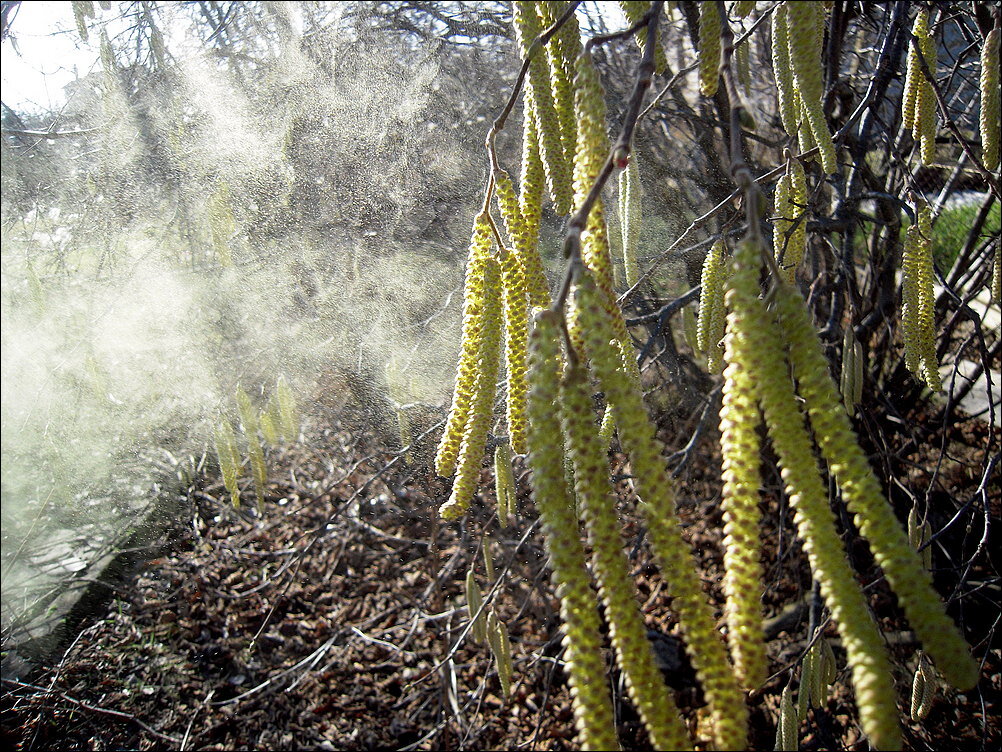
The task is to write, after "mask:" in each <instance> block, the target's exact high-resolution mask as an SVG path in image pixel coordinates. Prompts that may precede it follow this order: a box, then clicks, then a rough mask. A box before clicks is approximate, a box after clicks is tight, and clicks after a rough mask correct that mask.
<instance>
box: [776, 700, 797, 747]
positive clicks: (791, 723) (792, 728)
mask: <svg viewBox="0 0 1002 752" xmlns="http://www.w3.org/2000/svg"><path fill="white" fill-rule="evenodd" d="M799 732H800V721H799V719H798V718H797V710H796V708H795V707H794V706H793V685H792V684H787V685H786V686H785V687H783V694H782V695H780V697H779V720H778V722H777V723H776V746H775V749H776V750H780V751H781V752H797V748H798V744H797V737H798V735H799Z"/></svg>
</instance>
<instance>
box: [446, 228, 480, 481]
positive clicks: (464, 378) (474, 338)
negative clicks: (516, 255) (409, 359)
mask: <svg viewBox="0 0 1002 752" xmlns="http://www.w3.org/2000/svg"><path fill="white" fill-rule="evenodd" d="M490 250H491V226H490V224H489V223H488V221H487V217H486V216H478V217H477V218H476V220H475V221H474V223H473V237H472V239H471V241H470V250H469V254H468V256H467V261H466V285H465V291H464V293H463V296H464V301H463V333H462V339H461V343H460V346H459V363H458V364H457V366H456V385H455V387H454V389H453V392H452V408H451V409H450V410H449V417H448V418H447V419H446V423H445V430H444V431H443V432H442V438H441V440H440V441H439V444H438V451H437V452H436V454H435V471H436V472H437V473H438V474H439V475H442V476H447V475H451V474H452V472H453V471H454V470H455V469H456V458H457V457H458V456H459V445H460V443H461V442H462V440H463V432H464V431H465V430H466V424H467V420H468V418H469V415H470V404H471V403H472V400H473V393H474V389H475V387H476V382H477V372H478V370H479V366H478V363H477V361H478V360H479V357H480V348H481V345H482V343H483V340H484V336H485V329H484V311H485V308H486V306H487V304H488V300H487V298H486V295H485V288H484V274H485V270H486V268H487V266H488V258H489V255H490Z"/></svg>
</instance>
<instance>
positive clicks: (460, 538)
mask: <svg viewBox="0 0 1002 752" xmlns="http://www.w3.org/2000/svg"><path fill="white" fill-rule="evenodd" d="M688 428H689V433H690V434H691V429H692V422H690V424H689V427H688ZM869 428H870V429H871V430H869V431H868V435H870V436H871V438H872V437H873V436H875V435H877V434H879V435H880V436H882V437H883V438H884V439H888V436H889V434H888V433H887V432H886V430H885V429H886V427H885V428H881V429H880V430H879V431H875V430H874V427H873V426H870V427H869ZM682 433H684V432H680V435H681V434H682ZM707 434H708V438H705V439H704V440H702V441H701V442H700V443H699V446H698V448H697V451H696V452H693V453H692V454H691V455H689V457H688V463H687V464H686V466H685V472H684V473H683V475H682V483H681V489H682V491H681V494H682V496H681V500H680V502H681V512H682V516H683V521H684V529H685V535H686V537H687V538H688V539H689V541H690V542H691V543H692V545H693V547H694V551H695V552H696V557H697V559H698V561H699V565H700V567H701V572H702V575H703V580H704V583H705V584H706V587H707V589H708V590H709V592H710V593H711V594H712V597H713V598H715V599H716V600H717V604H718V605H719V599H720V596H719V591H718V582H719V578H720V572H721V558H720V544H721V538H722V522H721V513H720V509H719V505H718V496H719V458H717V457H716V455H715V450H714V445H713V438H714V437H713V436H712V430H708V431H707ZM435 435H437V434H435ZM308 438H309V441H306V442H304V443H303V444H300V445H296V446H293V447H289V448H287V449H285V450H282V451H278V452H276V453H274V454H273V455H272V456H271V458H270V461H271V468H272V478H273V482H272V484H271V487H270V498H269V500H268V504H267V505H266V506H265V509H264V511H263V514H262V515H261V516H260V517H259V516H258V515H257V514H256V513H255V512H254V511H253V510H248V509H246V508H243V509H240V510H234V509H233V508H231V506H230V505H229V504H228V503H227V500H226V498H225V492H224V491H223V490H222V489H221V487H220V485H219V483H218V482H214V481H205V482H204V484H203V486H202V487H200V488H193V489H192V490H191V492H190V498H191V514H190V517H189V518H188V519H187V520H184V521H183V523H182V529H181V531H180V533H181V541H180V544H179V545H177V546H175V548H174V552H173V553H172V554H171V555H169V556H165V557H163V558H160V559H158V560H155V561H151V562H150V563H149V565H148V567H147V568H145V570H144V571H143V572H142V573H140V574H138V575H137V576H136V577H135V579H134V581H133V582H132V583H131V585H130V586H129V587H128V589H127V590H126V591H124V592H121V593H120V594H119V596H118V597H117V598H116V599H114V600H113V601H112V602H111V603H110V604H109V605H108V606H107V608H106V610H105V611H104V614H103V616H102V618H99V619H97V620H96V621H93V622H92V623H90V624H89V625H87V626H86V628H84V629H83V630H82V631H81V632H80V633H79V635H78V637H77V638H76V640H75V641H74V642H73V644H72V645H70V646H69V647H68V649H66V650H65V654H63V655H62V656H61V657H60V658H59V659H58V660H57V661H55V662H54V663H53V665H51V666H48V667H46V668H45V669H44V670H43V671H42V672H41V673H40V674H39V675H36V676H33V677H32V678H31V679H30V681H17V682H13V681H6V680H5V684H4V692H3V701H2V711H3V732H2V733H3V737H4V747H5V748H8V749H13V748H16V749H25V750H29V749H31V750H39V749H55V748H58V749H177V748H183V749H221V750H222V749H225V750H231V749H290V748H313V749H384V748H385V749H446V748H448V749H461V748H467V749H485V748H489V749H501V748H504V749H514V748H519V749H551V750H562V749H568V748H572V747H574V746H575V745H574V739H573V719H572V713H571V707H570V700H569V695H568V690H567V684H566V677H565V676H564V673H563V670H562V664H561V660H560V658H561V646H560V632H559V623H558V618H557V613H558V605H557V601H556V598H555V596H554V594H553V591H552V587H551V585H550V583H549V572H548V570H547V569H546V567H545V560H546V556H545V552H544V548H543V541H542V540H541V536H540V534H539V533H538V531H537V527H536V524H535V520H536V513H535V510H534V508H533V506H532V502H531V499H530V498H529V496H528V491H527V485H526V482H525V481H526V478H524V477H523V478H521V479H520V483H519V486H520V492H519V515H518V518H517V520H514V519H513V520H512V524H511V525H510V526H500V525H499V524H498V520H497V516H496V514H495V513H494V512H493V491H492V490H486V491H484V492H483V493H482V494H481V496H480V498H479V500H478V502H477V503H476V504H475V508H474V509H473V510H472V511H471V513H470V514H469V515H468V516H467V517H466V518H464V519H463V520H462V521H460V522H459V523H456V524H444V523H441V522H440V521H438V519H437V515H436V508H437V506H438V505H439V504H440V503H441V502H442V501H443V500H444V499H445V498H446V497H447V492H448V484H447V482H445V481H443V480H442V479H438V478H435V477H433V475H431V474H430V473H429V471H428V470H427V469H426V468H427V457H426V456H421V455H420V453H419V456H416V457H414V458H413V464H412V465H410V466H408V465H407V464H406V463H405V462H404V461H403V458H402V457H400V456H398V455H397V454H396V453H394V452H393V451H392V450H387V449H385V447H384V446H382V445H381V443H380V441H379V440H378V439H376V438H375V437H372V436H368V437H362V438H360V437H359V436H358V434H357V432H354V433H352V434H351V435H349V434H348V433H346V432H337V431H332V430H326V431H320V430H317V431H314V432H313V433H312V435H310V436H309V437H308ZM666 438H667V437H666ZM888 440H890V441H892V442H897V444H896V449H895V451H897V450H898V449H899V450H900V455H901V456H903V458H904V461H905V462H911V463H913V464H912V465H911V466H912V468H913V472H912V473H911V474H910V477H908V478H907V479H905V478H902V480H903V481H905V480H907V482H906V485H907V486H908V487H910V488H925V487H927V486H928V487H930V488H931V494H930V497H929V498H930V501H931V502H932V503H938V502H937V500H941V497H949V498H950V499H952V500H954V501H950V503H949V504H947V503H946V502H945V501H944V502H943V504H942V506H941V508H937V509H939V515H940V516H942V519H938V518H937V519H935V520H934V521H935V522H936V523H937V525H938V526H943V525H944V524H945V523H946V522H947V521H948V520H949V519H950V518H951V517H952V516H953V514H954V512H955V511H956V510H957V509H958V508H961V514H960V517H959V518H958V522H956V523H954V524H953V525H952V526H950V527H949V528H948V529H947V530H946V532H945V533H944V534H943V535H942V537H941V539H940V540H941V543H942V545H941V546H939V547H938V548H937V549H936V551H935V562H934V569H935V571H936V574H937V578H936V581H937V585H938V586H939V587H940V590H941V592H943V593H945V594H947V595H949V596H950V597H951V599H952V604H951V613H952V614H953V615H954V616H955V617H957V618H958V619H959V620H960V621H961V622H962V624H963V627H964V628H965V631H966V634H967V636H968V638H969V640H970V641H971V643H972V645H974V650H975V654H976V655H977V656H978V657H979V658H981V659H983V661H984V665H983V671H982V680H981V683H980V684H979V687H978V688H977V689H976V690H975V691H971V692H966V693H957V692H955V691H953V690H950V689H948V688H942V689H941V690H940V692H939V699H938V700H937V702H936V703H935V705H934V707H933V709H932V712H931V713H930V714H929V716H928V717H927V718H926V719H925V720H924V721H922V722H919V723H911V722H907V723H906V724H905V739H906V745H907V746H908V747H909V748H912V749H951V750H952V749H987V748H998V745H999V742H1000V740H1002V737H1000V732H999V723H998V716H997V713H998V707H999V706H998V700H999V692H1000V683H1002V682H1000V673H999V672H1000V670H1002V665H1000V663H1002V661H1000V656H999V652H1000V651H999V649H998V646H997V644H995V643H994V635H995V628H996V624H997V622H998V618H999V588H998V580H997V578H996V575H995V572H996V571H997V570H996V568H995V567H994V566H993V565H992V564H991V562H990V560H989V558H988V550H987V549H984V548H982V549H980V550H979V549H978V540H979V538H980V536H981V533H982V530H983V525H984V521H985V515H984V512H983V507H984V501H985V497H983V496H979V495H978V494H977V493H976V491H975V488H976V487H977V485H978V482H979V478H980V476H979V473H980V472H982V471H983V468H984V447H985V446H986V443H987V435H986V433H985V429H984V427H983V424H981V423H977V422H973V421H969V422H966V423H961V424H958V427H956V428H955V429H951V431H949V432H947V435H946V436H943V435H938V434H937V435H932V436H928V437H926V440H925V441H924V442H923V443H922V444H921V445H920V446H915V445H914V444H909V441H910V438H908V437H903V436H899V435H897V434H895V435H893V436H891V438H890V439H888ZM944 442H945V443H944ZM943 446H946V447H947V453H946V455H945V456H946V457H947V459H946V460H945V461H944V462H943V463H942V464H941V465H940V469H939V472H938V474H937V475H936V477H935V478H932V476H931V474H930V469H931V468H934V467H935V462H934V461H933V460H934V459H935V458H936V457H938V456H939V449H940V448H942V447H943ZM909 447H910V448H909ZM425 450H426V451H427V447H425ZM932 451H935V454H930V452H932ZM930 458H932V459H930ZM618 462H619V458H617V463H618ZM388 463H389V466H388V467H387V464H388ZM614 469H619V470H621V469H622V465H621V464H619V465H618V466H614ZM774 480H775V479H773V481H774ZM483 481H484V486H485V488H488V489H489V488H490V485H491V484H490V477H489V472H488V471H487V469H486V468H485V471H484V475H483ZM923 483H924V484H925V485H923ZM620 486H621V487H624V488H625V481H621V482H620ZM988 493H989V495H990V496H991V505H992V508H991V511H990V519H991V521H992V522H993V523H995V524H998V521H999V509H998V489H997V486H995V487H994V490H991V489H989V491H988ZM968 499H973V502H972V504H971V505H970V507H969V508H965V507H963V504H964V503H965V502H966V501H967V500H968ZM892 500H894V501H895V502H898V503H899V511H900V513H901V514H902V516H903V515H904V514H905V513H906V512H907V506H902V505H901V504H900V502H902V501H903V500H904V497H903V496H902V492H901V491H900V489H894V490H893V491H892ZM621 507H622V511H623V513H624V518H625V520H626V523H625V536H626V539H627V540H628V541H632V542H634V543H635V544H636V545H633V546H630V547H628V550H632V556H633V563H634V564H635V570H634V571H635V574H636V579H637V583H638V590H639V595H640V602H641V603H642V605H643V611H644V613H645V615H646V618H647V622H648V627H649V628H651V629H653V630H659V631H661V632H662V633H673V632H674V631H675V630H676V625H675V622H674V617H673V616H672V613H671V610H670V600H669V598H668V597H667V596H666V595H665V592H664V588H663V587H662V582H661V580H660V578H659V576H658V573H657V570H656V568H655V567H654V566H653V565H652V564H651V563H650V560H649V557H648V554H647V551H646V548H645V546H644V545H643V530H642V528H641V527H640V524H639V522H638V518H637V516H636V515H634V514H633V509H632V507H633V503H632V502H631V501H629V500H628V499H625V498H623V499H621ZM762 511H763V514H764V519H765V520H766V522H765V523H764V526H763V545H764V551H765V563H766V570H765V571H766V583H765V584H766V591H765V595H764V599H763V600H764V604H765V608H766V615H767V616H769V617H772V616H775V615H776V614H778V613H780V612H781V611H783V609H784V608H788V607H789V606H790V604H796V603H798V602H801V601H803V599H804V597H805V595H807V594H808V593H809V591H810V581H809V577H808V575H807V573H806V568H805V566H804V560H803V556H802V553H801V551H800V548H799V546H798V544H797V543H796V541H795V539H794V538H793V535H792V527H791V525H790V522H789V519H788V517H789V516H788V514H787V509H786V507H785V503H784V502H781V501H780V500H779V497H778V495H777V494H775V493H767V494H766V495H765V496H764V497H763V505H762ZM937 529H938V528H937ZM485 534H487V535H489V536H490V539H491V541H492V542H491V545H490V550H491V553H492V556H493V564H494V568H495V575H496V578H497V580H498V582H499V584H498V586H497V588H496V590H495V591H494V597H493V601H492V603H493V604H494V607H495V609H496V610H497V612H498V615H499V616H500V617H501V619H502V621H503V622H504V623H505V624H506V625H507V628H508V630H509V633H510V636H511V643H512V651H513V659H514V674H515V679H514V681H513V685H512V694H511V697H510V698H508V699H505V698H504V697H503V696H502V693H501V689H500V687H499V683H498V677H497V673H496V671H495V669H494V665H493V661H492V659H491V656H490V651H489V650H488V648H487V647H486V646H485V645H479V644H476V643H474V642H473V641H472V639H471V638H470V637H469V636H464V635H465V632H466V629H467V613H466V609H465V604H464V597H463V586H462V583H463V578H464V577H465V574H466V572H467V571H468V570H469V568H470V567H471V566H474V567H475V570H476V572H477V578H478V581H479V582H480V585H481V588H482V589H483V590H484V593H485V598H486V597H487V594H488V592H490V591H491V584H492V583H491V582H490V581H489V580H488V579H487V577H486V575H485V567H484V560H483V557H482V555H481V553H480V549H479V547H480V542H481V540H482V539H483V537H484V535H485ZM852 556H853V558H854V560H855V564H856V566H857V571H858V572H859V573H860V577H861V579H862V581H863V582H864V583H866V584H868V585H870V591H869V592H870V594H871V596H872V597H871V602H872V604H873V607H874V610H875V613H876V615H877V616H878V618H879V619H880V621H881V624H882V626H883V628H884V629H885V632H886V633H887V634H888V642H889V644H890V645H891V649H892V653H893V656H894V658H895V659H896V661H897V668H898V674H897V676H896V679H897V682H898V685H899V688H900V696H901V707H902V717H903V718H904V719H907V713H908V709H907V703H908V697H909V694H910V689H909V687H910V683H911V669H912V667H913V666H914V660H915V655H916V648H917V645H916V644H915V643H914V641H913V639H912V638H911V636H910V633H909V632H907V631H905V629H906V625H904V624H903V622H902V621H901V618H900V614H899V613H898V612H897V610H896V609H895V606H894V599H893V596H892V595H890V594H889V592H888V591H887V589H886V587H885V585H884V583H883V582H882V581H881V580H880V579H879V578H878V576H877V572H875V571H874V570H873V568H872V562H870V560H869V558H868V553H867V551H866V549H865V546H862V545H860V546H854V547H853V548H852ZM808 612H809V609H799V610H796V609H795V613H797V614H799V618H793V619H791V620H789V623H788V628H787V629H785V630H782V631H779V632H778V635H777V636H776V637H775V638H774V639H773V640H772V641H771V642H770V645H769V647H770V654H771V657H772V659H773V670H774V671H776V674H775V676H774V677H773V678H772V679H771V680H770V681H769V682H768V683H767V684H766V685H765V686H764V687H763V688H762V691H761V694H760V696H759V697H758V698H757V699H754V700H753V701H752V708H753V710H752V740H751V741H752V744H753V747H754V748H758V749H762V748H765V749H772V747H773V743H774V735H775V718H776V713H777V707H778V697H779V693H780V691H781V690H782V688H783V686H784V685H785V684H786V682H787V680H788V679H789V677H790V669H791V668H793V666H794V665H795V663H796V661H797V660H798V659H799V657H800V655H801V652H802V650H803V648H804V645H805V637H806V634H807V619H808V616H807V614H808ZM826 634H827V636H828V637H829V638H830V640H831V643H832V644H833V646H834V647H835V654H836V657H837V659H838V661H839V667H840V670H839V674H838V677H837V679H836V682H835V684H834V685H833V687H832V688H831V691H830V694H829V699H828V702H827V706H826V707H825V708H823V709H815V710H812V711H811V712H810V714H809V716H808V719H807V720H806V721H805V722H804V723H803V724H802V725H801V746H802V748H803V749H866V748H867V746H866V742H865V740H863V739H862V738H861V734H860V732H859V729H858V727H857V725H856V720H855V709H854V706H853V702H852V692H851V689H849V688H848V687H847V671H846V669H845V665H844V660H845V654H844V652H843V651H842V650H841V648H840V646H839V643H838V639H837V634H836V632H835V630H834V627H833V626H831V625H829V626H828V628H827V632H826ZM682 673H683V674H684V669H682ZM797 676H798V674H797V673H796V672H795V673H794V677H795V678H794V681H796V677H797ZM675 683H676V684H679V686H680V687H681V688H680V689H678V690H677V692H676V695H677V699H678V701H679V704H680V705H681V707H682V708H683V712H684V713H685V714H686V716H687V718H688V719H689V720H690V723H692V724H693V725H695V716H696V708H695V705H696V704H697V703H698V702H700V697H699V693H698V691H696V690H694V689H693V688H691V687H689V686H686V681H685V677H684V676H683V677H682V679H681V680H679V681H676V682H675ZM610 685H611V688H612V690H613V692H614V694H615V698H616V708H617V712H618V721H619V724H620V737H621V740H622V742H623V744H624V747H626V748H631V749H644V748H648V747H649V744H648V742H647V739H646V735H645V734H644V732H643V730H642V727H641V725H640V724H639V722H638V720H637V716H636V714H635V712H634V711H633V709H632V708H631V706H630V703H629V701H628V700H627V699H626V698H625V696H624V692H623V687H622V685H621V682H620V681H619V676H618V674H617V673H616V672H615V671H613V672H612V674H611V678H610ZM944 745H948V746H944Z"/></svg>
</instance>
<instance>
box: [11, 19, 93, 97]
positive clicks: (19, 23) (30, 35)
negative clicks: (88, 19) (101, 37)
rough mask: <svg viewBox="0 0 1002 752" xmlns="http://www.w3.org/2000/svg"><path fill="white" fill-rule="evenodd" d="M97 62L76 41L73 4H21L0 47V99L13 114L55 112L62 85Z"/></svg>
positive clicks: (90, 49) (87, 48) (87, 46)
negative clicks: (20, 111)
mask: <svg viewBox="0 0 1002 752" xmlns="http://www.w3.org/2000/svg"><path fill="white" fill-rule="evenodd" d="M90 41H91V42H92V43H93V42H96V41H97V39H96V37H92V38H91V39H90ZM98 64H99V63H98V51H97V47H96V45H95V46H91V45H90V44H87V43H84V42H82V41H81V40H80V35H79V34H78V33H77V30H76V24H75V23H74V21H73V8H72V5H71V3H68V2H39V1H38V0H36V1H34V2H22V3H21V5H20V7H19V8H18V9H17V12H16V15H14V16H13V21H12V23H11V36H10V37H8V38H7V39H6V40H5V41H4V43H3V47H2V48H0V99H3V101H4V103H5V104H7V105H9V106H10V107H13V108H14V109H16V110H34V111H43V112H46V111H51V110H55V109H58V108H59V107H61V106H62V105H63V104H64V103H65V101H66V98H65V96H64V95H63V87H64V86H66V84H68V83H69V82H70V81H73V80H74V79H75V78H76V77H77V75H78V74H79V75H80V76H85V75H86V74H87V73H88V72H90V70H91V69H92V67H93V66H96V65H98Z"/></svg>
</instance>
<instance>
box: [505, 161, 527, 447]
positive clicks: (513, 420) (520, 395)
mask: <svg viewBox="0 0 1002 752" xmlns="http://www.w3.org/2000/svg"><path fill="white" fill-rule="evenodd" d="M497 186H498V202H499V203H500V204H501V206H502V211H501V213H502V215H503V216H504V217H505V224H506V225H507V227H508V234H509V235H510V236H511V237H512V239H513V241H514V243H515V245H516V247H517V246H519V245H521V246H522V247H523V248H525V247H526V245H527V243H526V240H525V235H524V229H523V228H524V225H523V223H522V222H521V221H520V220H521V216H520V215H519V214H518V201H517V200H516V199H515V190H514V188H513V187H512V185H511V180H510V179H509V178H508V176H507V173H504V174H503V179H499V180H498V181H497ZM501 284H502V289H503V290H504V334H505V371H506V379H507V392H508V399H507V417H508V434H509V436H510V437H511V446H512V448H513V449H514V450H515V453H516V454H525V395H526V392H527V390H528V384H527V383H526V379H525V371H526V357H527V352H526V348H527V343H528V338H529V318H528V317H529V312H528V299H527V297H526V291H525V270H524V267H523V265H522V262H521V259H520V257H519V254H518V252H517V251H516V250H515V249H512V250H510V251H509V250H506V249H502V258H501Z"/></svg>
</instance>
